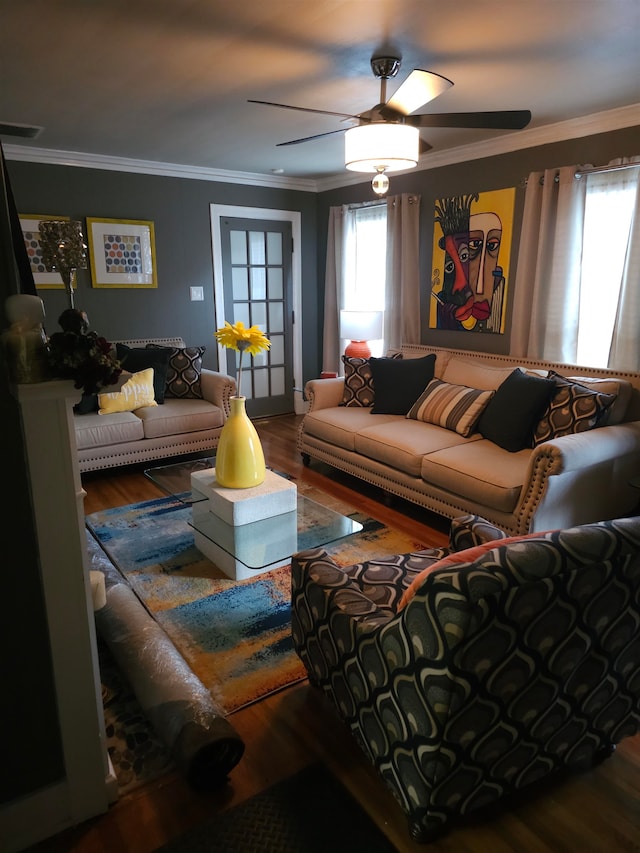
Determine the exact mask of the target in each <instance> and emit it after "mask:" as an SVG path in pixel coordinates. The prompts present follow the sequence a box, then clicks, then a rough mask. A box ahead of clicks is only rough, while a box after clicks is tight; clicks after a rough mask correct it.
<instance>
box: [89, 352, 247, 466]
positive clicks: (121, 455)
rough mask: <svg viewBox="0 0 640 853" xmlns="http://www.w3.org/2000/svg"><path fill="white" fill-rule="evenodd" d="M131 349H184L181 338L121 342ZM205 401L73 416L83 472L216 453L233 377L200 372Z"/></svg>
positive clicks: (179, 401)
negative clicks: (180, 456)
mask: <svg viewBox="0 0 640 853" xmlns="http://www.w3.org/2000/svg"><path fill="white" fill-rule="evenodd" d="M119 343H121V344H124V345H126V346H128V347H130V348H133V349H135V348H144V347H146V346H147V344H152V345H157V346H162V347H179V348H183V347H184V346H185V343H184V341H183V340H182V339H181V338H145V339H139V340H130V341H120V342H119ZM200 383H201V389H202V399H177V398H172V397H168V396H167V397H165V400H164V403H163V404H162V405H157V406H144V407H142V408H139V409H136V410H135V411H133V412H118V413H112V414H107V415H100V414H98V413H90V414H75V415H74V426H75V436H76V447H77V454H78V461H79V465H80V471H81V472H85V471H97V470H99V469H102V468H112V467H116V466H119V465H129V464H132V463H134V462H147V461H151V460H155V459H165V458H167V457H173V456H179V455H182V454H187V453H195V452H196V451H202V450H214V449H215V448H216V447H217V445H218V440H219V438H220V433H221V431H222V427H223V426H224V423H225V421H226V419H227V418H228V417H229V398H230V397H231V396H232V395H233V394H235V389H236V383H235V379H233V378H232V377H231V376H226V375H225V374H222V373H218V372H216V371H213V370H208V369H206V368H202V370H201V373H200Z"/></svg>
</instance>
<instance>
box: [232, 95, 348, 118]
mask: <svg viewBox="0 0 640 853" xmlns="http://www.w3.org/2000/svg"><path fill="white" fill-rule="evenodd" d="M247 103H249V104H264V105H265V106H267V107H280V108H281V109H283V110H298V111H299V112H303V113H320V115H324V116H341V117H342V118H355V119H359V116H355V115H352V114H351V113H334V112H332V111H331V110H314V109H312V108H311V107H292V106H291V105H290V104H274V103H273V102H272V101H254V100H252V99H251V98H249V99H248V101H247Z"/></svg>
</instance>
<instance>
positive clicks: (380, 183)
mask: <svg viewBox="0 0 640 853" xmlns="http://www.w3.org/2000/svg"><path fill="white" fill-rule="evenodd" d="M371 188H372V189H373V191H374V193H375V194H376V195H379V196H383V195H385V194H386V192H387V190H388V189H389V178H388V177H387V176H386V175H385V173H384V169H378V171H377V172H376V174H375V175H374V176H373V178H372V179H371Z"/></svg>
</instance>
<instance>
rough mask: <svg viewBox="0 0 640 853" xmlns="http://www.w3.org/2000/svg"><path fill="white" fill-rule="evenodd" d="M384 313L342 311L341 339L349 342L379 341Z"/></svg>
mask: <svg viewBox="0 0 640 853" xmlns="http://www.w3.org/2000/svg"><path fill="white" fill-rule="evenodd" d="M382 317H383V312H382V311H341V312H340V337H341V338H342V339H343V340H349V341H379V340H380V339H381V338H382Z"/></svg>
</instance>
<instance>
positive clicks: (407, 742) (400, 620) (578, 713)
mask: <svg viewBox="0 0 640 853" xmlns="http://www.w3.org/2000/svg"><path fill="white" fill-rule="evenodd" d="M450 539H451V541H450V545H451V547H450V549H449V550H448V551H447V550H446V549H440V550H430V551H422V552H419V553H414V554H404V555H397V556H392V557H388V558H386V559H381V560H374V561H369V562H366V563H360V564H357V565H353V566H349V567H347V568H340V567H339V566H338V565H336V563H334V562H333V560H332V559H331V557H329V556H328V555H327V554H326V553H325V552H324V551H322V550H314V551H306V552H302V553H299V554H297V555H295V556H294V558H293V562H292V631H293V640H294V644H295V648H296V651H297V653H298V655H299V656H300V658H301V659H302V661H303V662H304V664H305V666H306V668H307V671H308V673H309V678H310V680H311V682H312V683H313V684H315V685H317V686H319V687H321V688H322V689H323V690H324V692H325V693H326V694H327V695H328V696H329V697H330V698H331V699H332V701H333V703H334V704H335V706H336V708H337V711H338V713H339V714H340V716H341V717H342V718H343V719H344V720H345V722H346V723H347V724H348V725H349V727H350V729H351V731H352V732H353V734H354V735H355V737H356V738H357V740H358V742H359V743H360V745H361V747H362V748H363V750H364V751H365V753H366V755H367V756H368V757H369V759H370V760H371V761H372V763H373V764H374V765H375V767H376V768H377V769H378V771H379V772H380V773H381V775H382V777H383V779H384V781H385V783H386V784H387V786H388V787H389V788H390V789H391V791H392V793H393V794H394V796H395V797H396V799H397V800H398V802H399V803H400V805H401V807H402V808H403V810H404V811H405V813H406V814H407V816H408V819H409V831H410V833H411V835H412V837H413V838H415V839H416V840H420V841H426V840H429V839H431V838H434V837H435V836H437V835H438V834H439V833H441V832H443V831H444V830H446V828H447V827H448V825H449V824H450V823H451V821H452V820H454V819H455V817H456V816H462V815H466V814H468V813H470V812H472V811H473V810H475V809H477V808H479V807H481V806H483V805H486V804H488V803H490V802H492V801H495V800H498V799H500V798H502V797H505V796H506V795H508V794H510V793H512V792H513V791H516V790H518V789H521V788H524V787H526V786H527V785H529V784H531V783H533V782H537V781H539V780H540V779H541V778H543V777H545V776H547V775H548V774H551V773H553V772H555V771H558V770H560V769H563V768H584V767H587V766H589V765H591V764H592V763H595V762H596V761H597V760H600V759H601V758H603V757H604V756H606V755H607V754H610V753H611V751H612V750H613V749H614V748H615V745H616V744H617V743H618V742H619V741H621V740H622V739H623V738H625V737H628V736H630V735H634V734H635V733H636V732H637V731H638V729H639V727H640V708H639V705H640V703H639V700H640V518H626V519H618V520H615V521H607V522H601V523H596V524H587V525H583V526H580V527H574V528H571V529H568V530H560V531H555V532H550V533H534V534H528V535H527V536H521V537H517V538H505V535H504V534H503V533H502V532H501V531H499V530H497V529H496V528H494V527H493V525H490V524H489V523H488V522H485V521H484V520H482V519H479V518H477V517H474V516H467V517H464V518H462V519H457V520H455V521H454V522H453V523H452V529H451V537H450ZM499 540H501V541H499ZM461 548H462V549H467V550H462V551H461V550H460V549H461ZM443 558H444V559H443Z"/></svg>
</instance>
